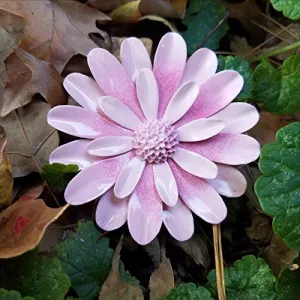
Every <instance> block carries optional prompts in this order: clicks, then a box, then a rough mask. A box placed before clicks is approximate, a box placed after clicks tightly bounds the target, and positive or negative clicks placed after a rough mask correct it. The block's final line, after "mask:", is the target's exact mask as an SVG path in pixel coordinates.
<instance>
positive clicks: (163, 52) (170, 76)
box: [153, 32, 187, 118]
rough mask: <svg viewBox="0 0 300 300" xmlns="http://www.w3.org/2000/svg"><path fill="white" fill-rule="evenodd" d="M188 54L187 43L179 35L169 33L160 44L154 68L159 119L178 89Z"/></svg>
mask: <svg viewBox="0 0 300 300" xmlns="http://www.w3.org/2000/svg"><path fill="white" fill-rule="evenodd" d="M186 52H187V50H186V44H185V41H184V39H183V38H182V37H181V36H180V35H179V34H178V33H174V32H169V33H167V34H165V35H164V36H163V38H162V39H161V40H160V42H159V45H158V47H157V50H156V54H155V58H154V67H153V73H154V75H155V78H156V80H157V84H158V90H159V101H160V103H159V113H158V116H159V118H161V117H162V116H163V114H164V112H165V109H166V107H167V105H168V103H169V101H170V99H171V97H172V96H173V94H174V93H175V91H176V89H177V88H178V85H179V82H180V78H181V76H182V73H183V70H184V66H185V62H186V55H187V54H186Z"/></svg>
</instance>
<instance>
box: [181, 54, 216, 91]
mask: <svg viewBox="0 0 300 300" xmlns="http://www.w3.org/2000/svg"><path fill="white" fill-rule="evenodd" d="M217 67H218V59H217V56H216V54H215V53H214V52H213V51H211V50H209V49H207V48H202V49H199V50H197V51H196V52H195V53H194V54H193V55H192V56H191V57H190V58H189V59H188V61H187V63H186V65H185V68H184V71H183V75H182V78H181V81H180V84H184V83H186V82H188V81H195V82H196V83H197V84H198V85H201V84H202V83H204V82H205V81H206V80H207V79H209V78H210V77H211V76H213V75H214V74H215V73H216V71H217Z"/></svg>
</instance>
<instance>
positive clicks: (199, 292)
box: [163, 283, 213, 300]
mask: <svg viewBox="0 0 300 300" xmlns="http://www.w3.org/2000/svg"><path fill="white" fill-rule="evenodd" d="M183 299H189V300H213V298H212V297H211V294H210V292H209V291H208V290H207V289H206V288H205V287H203V286H199V287H197V286H196V285H195V284H194V283H184V284H180V285H178V286H177V287H174V288H172V289H171V291H170V293H169V294H168V295H167V296H165V297H164V298H163V300H183Z"/></svg>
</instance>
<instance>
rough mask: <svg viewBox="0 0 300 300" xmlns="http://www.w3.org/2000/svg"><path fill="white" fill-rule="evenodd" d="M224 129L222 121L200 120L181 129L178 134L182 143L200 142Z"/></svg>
mask: <svg viewBox="0 0 300 300" xmlns="http://www.w3.org/2000/svg"><path fill="white" fill-rule="evenodd" d="M224 127H225V123H224V122H223V121H221V120H210V119H198V120H195V121H192V122H190V123H187V124H184V125H183V126H181V127H179V128H178V129H177V133H178V137H179V141H181V142H198V141H203V140H206V139H208V138H210V137H212V136H214V135H216V134H218V133H219V132H220V131H222V130H223V129H224Z"/></svg>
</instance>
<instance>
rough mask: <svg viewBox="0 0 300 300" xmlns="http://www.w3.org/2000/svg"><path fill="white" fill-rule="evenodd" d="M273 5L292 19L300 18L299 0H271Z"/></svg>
mask: <svg viewBox="0 0 300 300" xmlns="http://www.w3.org/2000/svg"><path fill="white" fill-rule="evenodd" d="M271 3H272V5H273V7H274V8H275V9H276V10H278V11H282V12H283V14H284V15H285V16H286V17H287V18H290V19H292V20H297V19H300V1H299V0H271Z"/></svg>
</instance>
